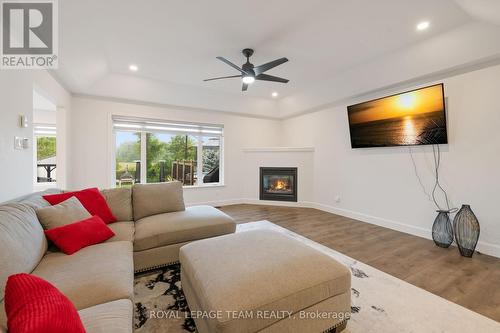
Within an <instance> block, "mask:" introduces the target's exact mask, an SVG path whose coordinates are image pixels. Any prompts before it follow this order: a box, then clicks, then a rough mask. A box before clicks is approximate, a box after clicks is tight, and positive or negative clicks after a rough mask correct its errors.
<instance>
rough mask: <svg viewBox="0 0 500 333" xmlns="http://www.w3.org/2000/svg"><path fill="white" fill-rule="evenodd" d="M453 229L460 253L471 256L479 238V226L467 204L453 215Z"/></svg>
mask: <svg viewBox="0 0 500 333" xmlns="http://www.w3.org/2000/svg"><path fill="white" fill-rule="evenodd" d="M453 229H455V240H456V241H457V245H458V249H459V250H460V254H461V255H462V256H464V257H469V258H470V257H472V255H473V254H474V250H475V249H476V245H477V241H478V239H479V232H480V227H479V221H478V220H477V217H476V215H474V212H472V209H471V208H470V206H469V205H462V208H460V210H459V211H458V213H457V215H455V219H454V220H453Z"/></svg>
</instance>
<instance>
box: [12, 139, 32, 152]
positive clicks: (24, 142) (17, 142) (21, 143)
mask: <svg viewBox="0 0 500 333" xmlns="http://www.w3.org/2000/svg"><path fill="white" fill-rule="evenodd" d="M14 148H15V149H18V150H24V149H28V148H29V139H28V138H20V137H18V136H16V137H15V138H14Z"/></svg>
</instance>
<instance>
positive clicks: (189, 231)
mask: <svg viewBox="0 0 500 333" xmlns="http://www.w3.org/2000/svg"><path fill="white" fill-rule="evenodd" d="M235 230H236V224H235V223H234V221H233V219H232V218H231V217H230V216H229V215H227V214H225V213H223V212H221V211H220V210H218V209H216V208H213V207H211V206H193V207H188V208H187V209H186V210H184V211H180V212H173V213H166V214H158V215H154V216H149V217H146V218H143V219H141V220H139V221H137V222H136V223H135V240H134V251H142V250H147V249H151V248H155V247H159V246H165V245H171V244H177V243H182V242H188V241H193V240H198V239H203V238H209V237H215V236H220V235H225V234H228V233H232V232H234V231H235Z"/></svg>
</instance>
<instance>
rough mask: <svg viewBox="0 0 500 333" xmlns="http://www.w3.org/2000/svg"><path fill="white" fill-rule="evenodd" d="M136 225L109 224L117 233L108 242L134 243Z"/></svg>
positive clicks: (125, 223) (129, 223) (123, 223)
mask: <svg viewBox="0 0 500 333" xmlns="http://www.w3.org/2000/svg"><path fill="white" fill-rule="evenodd" d="M134 225H135V223H134V222H133V221H132V222H115V223H111V224H108V227H109V228H110V229H111V230H112V231H113V232H114V233H115V235H114V236H113V237H111V238H110V239H108V240H107V241H106V242H116V241H127V242H133V241H134V233H135V227H134Z"/></svg>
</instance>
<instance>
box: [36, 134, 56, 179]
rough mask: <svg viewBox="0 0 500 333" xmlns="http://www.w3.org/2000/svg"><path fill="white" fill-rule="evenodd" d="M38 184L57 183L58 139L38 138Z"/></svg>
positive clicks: (53, 137) (52, 137)
mask: <svg viewBox="0 0 500 333" xmlns="http://www.w3.org/2000/svg"><path fill="white" fill-rule="evenodd" d="M36 161H37V182H38V183H47V182H55V181H56V137H55V136H37V137H36Z"/></svg>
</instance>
